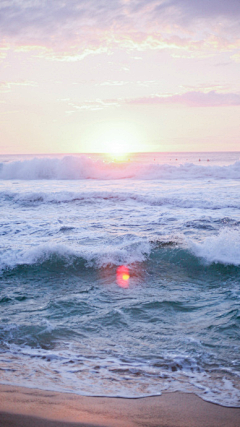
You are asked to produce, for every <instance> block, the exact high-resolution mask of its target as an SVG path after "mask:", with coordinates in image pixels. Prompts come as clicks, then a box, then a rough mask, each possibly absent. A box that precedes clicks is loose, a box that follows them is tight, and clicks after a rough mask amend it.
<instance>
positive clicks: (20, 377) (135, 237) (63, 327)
mask: <svg viewBox="0 0 240 427" xmlns="http://www.w3.org/2000/svg"><path fill="white" fill-rule="evenodd" d="M239 194H240V152H229V153H226V152H225V153H220V152H219V153H139V154H129V155H128V156H127V157H126V158H124V159H120V160H119V158H117V156H116V157H115V158H114V156H112V158H111V157H109V156H106V155H103V154H89V155H88V154H84V155H80V154H78V155H77V154H76V155H51V156H50V155H38V156H33V155H32V156H31V155H28V156H24V155H15V156H7V155H5V156H0V209H1V216H0V318H1V323H0V383H2V384H12V385H19V386H25V387H29V388H39V389H45V390H55V391H64V392H70V393H77V394H81V395H88V396H121V397H126V398H136V397H142V396H152V395H160V394H161V393H162V392H163V391H169V392H171V391H176V390H180V391H185V392H193V393H196V394H197V395H198V396H200V397H201V398H203V399H205V400H208V401H211V402H215V403H218V404H221V405H225V406H236V407H240V332H239V331H240V329H239V327H240V309H239V304H240V197H239ZM119 268H120V269H119ZM121 268H124V272H125V273H124V274H125V276H124V277H123V278H122V279H121V280H119V277H118V275H119V271H122V270H121Z"/></svg>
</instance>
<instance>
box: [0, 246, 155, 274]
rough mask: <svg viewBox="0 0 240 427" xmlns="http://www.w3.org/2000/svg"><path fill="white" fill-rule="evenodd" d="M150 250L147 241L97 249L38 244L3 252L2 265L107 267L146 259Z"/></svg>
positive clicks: (0, 264)
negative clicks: (29, 247)
mask: <svg viewBox="0 0 240 427" xmlns="http://www.w3.org/2000/svg"><path fill="white" fill-rule="evenodd" d="M150 252H151V245H150V243H148V242H140V243H138V242H134V243H131V244H128V245H124V246H122V247H116V248H113V247H112V246H111V247H110V246H107V245H98V248H97V249H93V248H88V247H84V248H83V247H81V248H79V249H77V248H76V249H71V248H70V247H68V246H67V245H39V246H37V247H34V248H31V249H28V250H19V251H17V250H7V251H5V253H4V254H1V259H0V269H1V270H2V271H3V270H6V269H7V270H9V269H10V270H11V269H14V268H16V267H19V266H32V265H39V264H44V263H50V264H53V265H56V264H60V265H61V266H62V267H63V268H68V267H69V266H71V265H79V264H85V265H86V267H94V268H104V267H107V266H109V265H116V266H118V265H122V264H126V263H128V264H134V263H136V262H143V261H144V260H145V259H146V257H147V256H148V255H149V254H150Z"/></svg>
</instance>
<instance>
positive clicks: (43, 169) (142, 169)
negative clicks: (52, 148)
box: [0, 156, 240, 180]
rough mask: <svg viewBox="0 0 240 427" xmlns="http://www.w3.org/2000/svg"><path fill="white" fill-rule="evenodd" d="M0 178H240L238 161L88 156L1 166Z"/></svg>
mask: <svg viewBox="0 0 240 427" xmlns="http://www.w3.org/2000/svg"><path fill="white" fill-rule="evenodd" d="M0 179H4V180H7V179H21V180H22V179H23V180H41V179H55V180H80V179H102V180H108V179H111V180H114V179H143V180H148V179H149V180H154V179H191V180H192V179H240V161H237V162H235V163H234V164H231V165H228V166H200V165H194V164H192V163H185V164H181V165H179V166H172V165H168V164H155V163H154V164H141V163H139V162H121V163H115V162H104V161H103V160H93V159H91V158H89V157H87V156H79V157H78V156H65V157H63V158H61V159H60V158H34V159H31V160H22V161H13V162H9V163H1V164H0Z"/></svg>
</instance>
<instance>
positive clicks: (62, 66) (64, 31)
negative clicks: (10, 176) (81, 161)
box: [0, 0, 240, 154]
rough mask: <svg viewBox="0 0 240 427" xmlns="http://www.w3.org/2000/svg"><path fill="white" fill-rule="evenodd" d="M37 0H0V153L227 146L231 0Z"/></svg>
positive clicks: (236, 43)
mask: <svg viewBox="0 0 240 427" xmlns="http://www.w3.org/2000/svg"><path fill="white" fill-rule="evenodd" d="M40 3H41V2H38V1H36V2H35V1H29V2H26V1H23V0H19V1H16V0H13V1H6V2H3V3H2V4H0V15H1V20H0V23H1V25H0V34H1V40H2V42H1V43H0V68H1V80H0V93H1V97H0V116H1V120H0V129H1V142H0V150H1V153H76V152H77V153H117V154H118V153H128V152H139V151H140V152H142V151H150V152H151V151H154V152H158V151H167V152H169V151H206V150H207V151H218V150H221V151H224V150H238V149H239V143H240V141H239V133H240V124H239V123H240V121H239V108H240V82H239V63H240V53H239V48H240V24H239V22H240V20H239V16H240V2H239V1H238V0H229V1H228V2H226V1H224V0H211V1H210V2H209V1H208V0H202V1H201V2H200V1H199V0H173V1H172V2H170V3H169V2H168V1H166V0H161V1H160V0H143V1H141V2H140V1H138V0H137V1H134V2H130V1H125V0H119V1H112V2H111V4H110V3H109V1H107V0H103V1H102V2H100V3H99V2H98V1H88V0H86V1H85V2H84V3H83V2H80V1H75V0H74V1H73V0H69V1H68V2H62V1H60V0H55V1H54V2H52V3H51V7H50V6H49V5H48V4H47V3H43V4H42V3H41V5H40ZM49 7H50V9H49ZM69 29H71V31H70V30H69Z"/></svg>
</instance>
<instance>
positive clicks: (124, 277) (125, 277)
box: [116, 265, 130, 288]
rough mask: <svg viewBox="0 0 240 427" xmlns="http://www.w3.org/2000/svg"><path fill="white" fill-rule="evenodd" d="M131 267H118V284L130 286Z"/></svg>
mask: <svg viewBox="0 0 240 427" xmlns="http://www.w3.org/2000/svg"><path fill="white" fill-rule="evenodd" d="M129 279H130V274H129V268H128V267H127V266H126V265H121V266H120V267H118V268H117V272H116V281H117V284H118V286H120V287H121V288H128V287H129Z"/></svg>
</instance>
